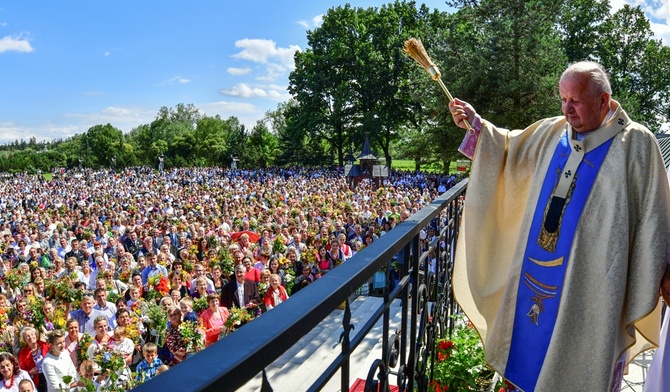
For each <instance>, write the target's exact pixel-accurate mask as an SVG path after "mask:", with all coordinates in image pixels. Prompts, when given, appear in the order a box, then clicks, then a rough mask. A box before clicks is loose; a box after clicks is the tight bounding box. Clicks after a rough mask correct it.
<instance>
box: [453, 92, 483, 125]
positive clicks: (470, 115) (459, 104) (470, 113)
mask: <svg viewBox="0 0 670 392" xmlns="http://www.w3.org/2000/svg"><path fill="white" fill-rule="evenodd" d="M449 111H450V112H451V117H452V118H453V119H454V123H456V125H457V126H458V127H459V128H463V129H468V126H467V125H465V120H468V123H470V124H472V122H473V121H474V119H475V116H476V115H477V112H476V111H475V109H474V108H473V107H472V105H470V104H469V103H467V102H465V101H461V100H460V99H458V98H454V100H453V101H451V102H449Z"/></svg>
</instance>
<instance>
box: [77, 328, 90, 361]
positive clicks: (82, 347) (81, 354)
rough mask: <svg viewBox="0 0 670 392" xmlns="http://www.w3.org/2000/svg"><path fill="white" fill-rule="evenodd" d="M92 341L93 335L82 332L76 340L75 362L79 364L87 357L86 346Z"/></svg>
mask: <svg viewBox="0 0 670 392" xmlns="http://www.w3.org/2000/svg"><path fill="white" fill-rule="evenodd" d="M91 343H93V336H91V335H89V334H87V333H85V334H82V335H81V337H80V338H79V341H78V342H77V363H79V364H81V363H82V362H84V361H85V360H87V359H89V358H88V348H89V346H90V345H91Z"/></svg>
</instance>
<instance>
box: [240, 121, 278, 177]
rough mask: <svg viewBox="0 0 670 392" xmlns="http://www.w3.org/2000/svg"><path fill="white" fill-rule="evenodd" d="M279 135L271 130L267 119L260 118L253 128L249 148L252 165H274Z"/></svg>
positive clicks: (250, 163)
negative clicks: (266, 121)
mask: <svg viewBox="0 0 670 392" xmlns="http://www.w3.org/2000/svg"><path fill="white" fill-rule="evenodd" d="M277 147H278V140H277V137H276V136H275V135H274V134H272V132H270V130H269V129H268V127H267V125H266V123H265V121H263V120H259V121H258V122H257V123H256V125H255V126H254V127H253V128H252V129H251V134H250V135H249V140H248V143H247V149H248V150H249V161H248V162H249V165H250V166H251V167H263V168H264V167H268V166H272V165H274V163H275V161H276V159H277V156H278V155H279V154H278V149H277Z"/></svg>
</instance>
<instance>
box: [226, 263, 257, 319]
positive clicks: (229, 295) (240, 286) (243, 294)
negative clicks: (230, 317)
mask: <svg viewBox="0 0 670 392" xmlns="http://www.w3.org/2000/svg"><path fill="white" fill-rule="evenodd" d="M246 273H247V269H246V267H245V266H244V264H238V265H236V266H235V279H234V280H232V281H231V282H228V284H227V285H225V286H224V287H223V289H221V306H223V307H226V308H228V309H230V308H231V307H233V306H234V307H236V308H241V307H243V306H248V305H250V304H258V303H259V302H260V297H259V296H258V288H257V287H256V282H254V281H253V280H248V279H247V280H245V279H244V275H245V274H246Z"/></svg>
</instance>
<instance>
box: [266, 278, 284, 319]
mask: <svg viewBox="0 0 670 392" xmlns="http://www.w3.org/2000/svg"><path fill="white" fill-rule="evenodd" d="M279 281H280V278H279V275H277V274H272V275H270V287H269V288H268V290H267V291H266V292H265V295H264V296H263V303H264V304H265V309H266V310H270V309H272V308H274V307H276V306H277V305H279V304H280V303H282V302H284V301H286V300H287V299H288V294H287V293H286V289H285V288H284V286H282V285H281V284H279Z"/></svg>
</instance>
